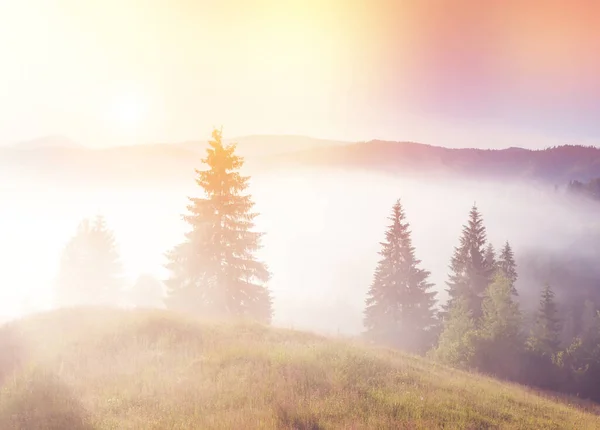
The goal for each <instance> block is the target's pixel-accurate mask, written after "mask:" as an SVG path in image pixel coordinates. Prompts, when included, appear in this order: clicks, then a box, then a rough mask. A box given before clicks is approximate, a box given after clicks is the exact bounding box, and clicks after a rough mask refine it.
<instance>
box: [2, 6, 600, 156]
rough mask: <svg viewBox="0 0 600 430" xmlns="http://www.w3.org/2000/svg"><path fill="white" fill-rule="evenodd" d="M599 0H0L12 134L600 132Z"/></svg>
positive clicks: (96, 141)
mask: <svg viewBox="0 0 600 430" xmlns="http://www.w3.org/2000/svg"><path fill="white" fill-rule="evenodd" d="M599 22H600V2H596V1H593V0H589V1H584V0H564V1H558V0H488V1H479V0H470V1H467V0H452V1H451V0H413V1H408V0H407V1H400V0H397V1H384V0H365V1H361V0H354V1H353V0H346V1H342V0H315V1H311V0H288V1H286V0H220V1H208V0H207V1H203V0H196V1H192V0H139V1H136V0H102V1H100V0H97V1H96V0H89V1H81V0H0V59H1V63H0V64H1V67H0V118H1V124H2V127H0V142H11V141H17V140H21V139H28V138H32V137H36V136H39V135H45V134H63V135H67V136H69V137H71V138H72V139H75V140H77V141H79V142H81V143H84V144H89V145H110V144H123V143H135V142H148V141H178V140H186V139H198V138H206V137H207V136H209V134H210V127H212V126H213V125H223V126H224V127H225V130H226V134H228V135H229V136H234V135H243V134H262V133H288V134H306V135H312V136H316V137H324V138H337V139H350V140H361V139H371V138H385V139H393V140H418V141H424V142H427V143H432V144H441V145H447V146H456V145H459V146H480V147H499V146H511V145H521V146H529V147H539V146H546V145H548V144H556V143H567V142H578V143H595V142H596V141H597V140H598V138H599V137H600V123H599V122H598V121H597V118H598V115H599V114H600V79H598V77H599V76H600V56H599V55H598V47H600V25H598V23H599Z"/></svg>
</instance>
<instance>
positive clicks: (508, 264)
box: [498, 241, 518, 295]
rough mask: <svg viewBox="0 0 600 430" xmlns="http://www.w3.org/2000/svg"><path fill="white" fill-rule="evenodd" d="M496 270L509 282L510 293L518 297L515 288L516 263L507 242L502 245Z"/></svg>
mask: <svg viewBox="0 0 600 430" xmlns="http://www.w3.org/2000/svg"><path fill="white" fill-rule="evenodd" d="M498 270H499V271H500V273H501V274H502V275H503V276H504V277H505V278H506V279H507V280H508V282H510V286H511V291H512V293H513V294H514V295H518V294H517V289H516V287H515V283H516V282H517V263H516V262H515V255H514V253H513V250H512V248H511V247H510V244H509V243H508V241H507V242H506V243H505V244H504V247H503V248H502V251H501V252H500V257H499V258H498Z"/></svg>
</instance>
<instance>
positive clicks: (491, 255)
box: [483, 243, 497, 271]
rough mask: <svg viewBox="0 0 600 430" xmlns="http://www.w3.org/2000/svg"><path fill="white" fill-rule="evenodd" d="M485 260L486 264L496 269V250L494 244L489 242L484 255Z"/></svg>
mask: <svg viewBox="0 0 600 430" xmlns="http://www.w3.org/2000/svg"><path fill="white" fill-rule="evenodd" d="M483 259H484V260H485V264H486V265H487V267H489V268H491V269H492V270H494V271H495V269H496V263H497V262H496V250H495V249H494V245H492V244H491V243H488V246H487V247H486V248H485V256H484V257H483Z"/></svg>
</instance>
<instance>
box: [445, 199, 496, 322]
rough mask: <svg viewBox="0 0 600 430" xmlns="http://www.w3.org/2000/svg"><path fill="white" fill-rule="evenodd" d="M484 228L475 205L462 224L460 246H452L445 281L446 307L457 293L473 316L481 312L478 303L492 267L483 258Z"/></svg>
mask: <svg viewBox="0 0 600 430" xmlns="http://www.w3.org/2000/svg"><path fill="white" fill-rule="evenodd" d="M486 240H487V238H486V229H485V226H484V224H483V218H482V217H481V214H480V213H479V210H478V209H477V206H476V205H473V207H472V208H471V211H470V212H469V220H468V222H467V224H466V225H464V226H463V230H462V234H461V237H460V242H459V246H458V247H455V248H454V254H453V256H452V259H451V261H450V271H451V273H450V275H449V279H448V281H447V282H446V284H447V285H448V289H447V291H448V294H449V300H448V303H447V304H446V305H445V309H446V310H448V309H450V308H451V307H452V305H453V303H454V301H455V300H456V299H457V298H458V297H462V298H464V299H465V300H466V301H467V304H468V306H469V309H470V310H471V313H472V315H473V317H474V318H475V319H478V318H479V317H480V316H481V314H482V309H481V303H482V301H483V296H484V294H485V289H486V288H487V286H488V285H489V284H490V282H491V278H492V275H493V272H494V268H493V267H492V266H490V265H489V264H488V263H487V262H486V260H485V245H486Z"/></svg>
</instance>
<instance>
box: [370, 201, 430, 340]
mask: <svg viewBox="0 0 600 430" xmlns="http://www.w3.org/2000/svg"><path fill="white" fill-rule="evenodd" d="M389 220H390V221H391V224H390V225H389V227H388V229H387V231H386V234H385V241H384V242H382V243H381V251H380V252H379V254H380V255H381V257H382V259H381V260H380V261H379V263H378V265H377V268H376V269H375V274H374V276H373V282H372V284H371V287H370V289H369V292H368V295H367V299H366V309H365V318H364V324H365V328H366V335H367V337H369V338H370V339H372V340H374V341H376V342H380V343H384V344H388V345H392V346H395V347H399V348H402V349H406V350H410V351H414V352H424V349H425V347H426V346H427V345H425V344H424V342H425V340H426V339H427V338H428V336H427V331H428V330H430V329H431V328H432V327H433V325H434V324H435V319H434V314H435V311H434V306H435V295H436V293H435V292H434V291H430V290H431V289H432V288H433V284H431V283H430V282H428V278H429V271H427V270H424V269H421V268H419V267H418V266H419V265H420V263H421V261H420V260H418V259H417V258H416V257H415V249H414V247H413V246H412V240H411V232H410V229H409V224H408V222H405V215H404V210H403V208H402V204H401V202H400V200H398V201H397V202H396V203H395V204H394V206H393V208H392V214H391V216H390V217H389Z"/></svg>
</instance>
